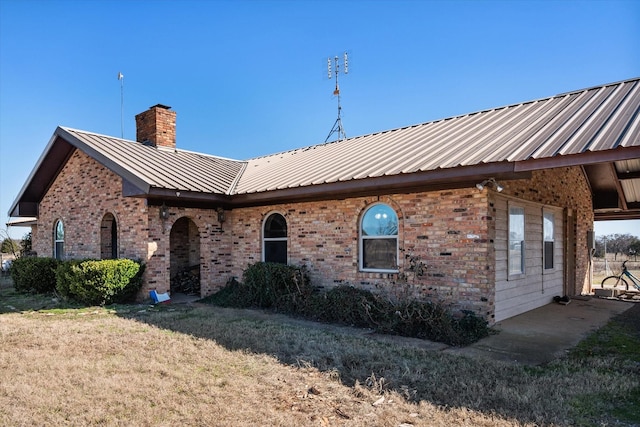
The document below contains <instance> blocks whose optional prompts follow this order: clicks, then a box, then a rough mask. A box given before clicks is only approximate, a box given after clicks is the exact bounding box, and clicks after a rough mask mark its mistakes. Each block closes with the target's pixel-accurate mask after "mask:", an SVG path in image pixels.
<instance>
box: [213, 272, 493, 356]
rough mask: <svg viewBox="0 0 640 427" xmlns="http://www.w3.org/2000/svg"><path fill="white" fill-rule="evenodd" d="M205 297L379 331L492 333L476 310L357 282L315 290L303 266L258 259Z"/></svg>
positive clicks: (453, 340)
mask: <svg viewBox="0 0 640 427" xmlns="http://www.w3.org/2000/svg"><path fill="white" fill-rule="evenodd" d="M205 302H208V303H212V304H216V305H220V306H224V307H241V308H246V307H258V308H268V309H271V310H274V311H278V312H281V313H286V314H290V315H293V316H301V317H305V318H308V319H312V320H316V321H321V322H328V323H338V324H343V325H349V326H356V327H364V328H372V329H374V330H376V331H377V332H380V333H386V334H394V335H402V336H407V337H415V338H423V339H428V340H432V341H439V342H444V343H447V344H450V345H467V344H470V343H472V342H475V341H477V340H479V339H480V338H483V337H486V336H487V335H489V328H488V324H487V321H486V320H484V319H483V318H481V317H479V316H477V315H476V314H474V313H473V312H471V311H463V312H462V313H461V315H460V316H455V315H454V314H453V313H452V312H451V311H450V310H449V309H448V308H447V307H446V306H445V305H443V304H439V303H434V302H429V301H419V300H403V301H397V302H392V301H390V300H388V299H386V298H383V297H381V296H380V295H377V294H374V293H372V292H369V291H367V290H363V289H359V288H355V287H353V286H337V287H335V288H333V289H331V290H329V291H327V292H322V293H319V292H314V289H313V288H312V287H311V285H310V283H309V279H308V277H307V274H306V270H305V269H304V268H303V267H290V266H286V265H282V264H269V263H257V264H253V265H250V266H249V267H248V268H247V270H245V272H244V274H243V282H242V283H239V282H238V281H236V280H235V279H234V280H231V281H230V282H228V284H227V286H226V287H225V288H223V289H221V290H220V291H219V292H217V293H215V294H214V295H212V296H210V297H208V298H206V299H205Z"/></svg>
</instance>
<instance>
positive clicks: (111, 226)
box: [100, 213, 118, 259]
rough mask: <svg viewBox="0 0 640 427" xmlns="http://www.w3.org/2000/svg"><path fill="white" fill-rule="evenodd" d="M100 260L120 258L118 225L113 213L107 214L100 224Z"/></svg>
mask: <svg viewBox="0 0 640 427" xmlns="http://www.w3.org/2000/svg"><path fill="white" fill-rule="evenodd" d="M100 258H102V259H116V258H118V224H117V223H116V217H115V216H113V214H112V213H107V214H106V215H105V216H104V217H103V218H102V224H100Z"/></svg>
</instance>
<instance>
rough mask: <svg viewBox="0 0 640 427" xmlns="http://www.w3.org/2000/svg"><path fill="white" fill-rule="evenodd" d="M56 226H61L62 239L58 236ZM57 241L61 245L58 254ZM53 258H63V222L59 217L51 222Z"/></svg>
mask: <svg viewBox="0 0 640 427" xmlns="http://www.w3.org/2000/svg"><path fill="white" fill-rule="evenodd" d="M58 226H60V227H61V228H62V239H59V238H58V237H59V236H58ZM58 243H60V244H61V246H62V251H61V252H62V253H61V254H58ZM53 258H54V259H57V260H63V259H64V222H62V220H61V219H57V220H56V222H55V223H54V224H53Z"/></svg>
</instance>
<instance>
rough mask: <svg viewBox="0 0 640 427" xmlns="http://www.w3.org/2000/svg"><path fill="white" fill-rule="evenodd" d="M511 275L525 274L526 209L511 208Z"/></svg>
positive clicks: (509, 256) (509, 255)
mask: <svg viewBox="0 0 640 427" xmlns="http://www.w3.org/2000/svg"><path fill="white" fill-rule="evenodd" d="M508 258H509V275H515V274H523V273H524V208H522V207H519V206H511V207H509V253H508Z"/></svg>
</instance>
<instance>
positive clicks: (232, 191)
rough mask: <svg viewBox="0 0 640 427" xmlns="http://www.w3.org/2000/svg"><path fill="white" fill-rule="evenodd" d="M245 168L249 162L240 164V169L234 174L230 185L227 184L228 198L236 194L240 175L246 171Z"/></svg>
mask: <svg viewBox="0 0 640 427" xmlns="http://www.w3.org/2000/svg"><path fill="white" fill-rule="evenodd" d="M247 167H249V162H244V163H243V164H242V168H241V169H240V170H239V171H238V173H237V174H236V177H235V178H233V181H232V182H231V184H229V188H228V189H227V193H226V194H227V195H228V196H232V195H234V194H236V189H237V188H238V183H239V182H240V179H241V178H242V175H244V172H245V171H246V170H247Z"/></svg>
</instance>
